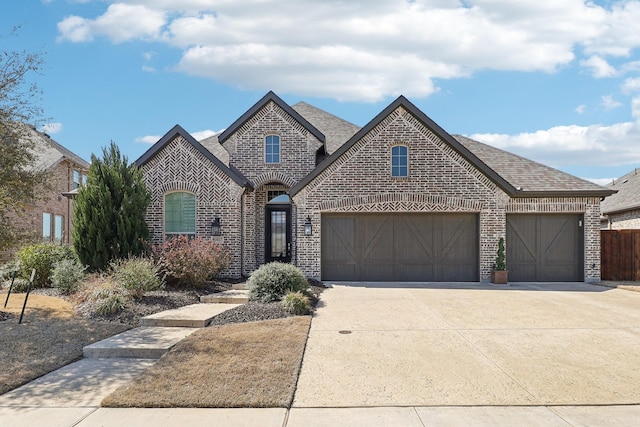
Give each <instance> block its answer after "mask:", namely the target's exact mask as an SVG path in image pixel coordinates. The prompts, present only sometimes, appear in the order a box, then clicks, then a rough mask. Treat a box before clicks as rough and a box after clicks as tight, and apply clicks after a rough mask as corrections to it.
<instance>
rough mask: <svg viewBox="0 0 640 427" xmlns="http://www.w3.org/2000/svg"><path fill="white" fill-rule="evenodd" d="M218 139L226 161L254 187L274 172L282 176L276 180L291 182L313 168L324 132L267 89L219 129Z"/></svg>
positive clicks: (301, 177) (322, 143)
mask: <svg viewBox="0 0 640 427" xmlns="http://www.w3.org/2000/svg"><path fill="white" fill-rule="evenodd" d="M218 141H219V142H220V143H221V144H222V145H223V147H224V149H225V150H226V151H227V152H228V153H229V164H230V165H232V167H233V168H237V170H239V171H241V173H242V175H243V176H245V177H247V178H248V179H249V180H251V182H252V183H254V186H259V185H260V183H264V182H265V180H267V179H268V178H269V177H271V176H273V175H274V174H277V175H278V176H281V177H283V179H277V180H276V181H277V182H280V183H283V184H287V185H291V184H295V183H296V182H298V181H300V180H301V179H303V178H304V177H305V176H307V175H308V174H309V172H311V171H312V170H313V169H314V168H315V166H316V157H317V154H318V151H319V150H320V149H321V148H322V147H323V146H324V135H322V133H320V131H318V130H317V129H316V128H315V127H313V126H312V125H311V124H309V122H307V121H306V120H305V119H304V118H303V117H302V116H300V114H298V113H297V112H296V111H294V110H293V109H292V108H291V107H289V106H288V105H287V104H286V103H284V101H282V100H281V99H280V98H278V97H277V96H276V95H275V94H274V93H273V92H270V93H269V94H267V95H266V96H265V97H264V98H263V99H262V100H260V101H259V102H258V103H257V104H256V105H254V106H253V107H252V108H250V109H249V111H247V112H246V113H245V114H243V115H242V117H240V118H239V119H238V120H236V121H235V122H234V124H233V125H231V126H230V127H229V128H228V129H227V130H225V131H224V132H222V133H221V134H220V135H219V136H218ZM267 141H269V144H270V145H269V147H268V148H267ZM267 153H269V154H267ZM267 155H269V156H270V157H269V158H267Z"/></svg>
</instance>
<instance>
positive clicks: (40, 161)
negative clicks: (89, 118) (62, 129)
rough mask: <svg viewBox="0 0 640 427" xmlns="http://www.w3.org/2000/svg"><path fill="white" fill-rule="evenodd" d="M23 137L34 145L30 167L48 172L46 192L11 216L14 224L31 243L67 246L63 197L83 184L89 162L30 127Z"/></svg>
mask: <svg viewBox="0 0 640 427" xmlns="http://www.w3.org/2000/svg"><path fill="white" fill-rule="evenodd" d="M25 138H30V139H31V140H32V141H33V142H34V143H35V146H34V155H35V163H34V165H33V167H34V169H38V170H46V171H48V174H49V177H48V179H47V181H48V184H49V186H50V189H48V190H47V193H46V194H45V198H44V199H42V200H39V201H37V202H35V203H32V204H31V205H30V206H28V207H27V209H26V212H25V213H24V215H15V223H16V225H17V226H18V227H20V228H22V229H25V230H30V231H32V236H33V239H34V240H42V241H50V242H57V243H71V237H70V236H71V227H72V216H73V201H72V200H70V199H69V198H67V197H64V196H65V194H67V193H69V192H71V191H73V190H74V189H77V188H78V187H79V186H80V185H82V184H83V183H85V182H86V179H87V173H88V169H89V163H87V162H86V161H85V160H83V159H82V158H80V157H79V156H77V155H75V154H74V153H72V152H71V151H69V150H67V149H66V148H64V147H63V146H62V145H60V144H58V143H57V142H56V141H54V140H53V139H51V137H50V136H49V135H47V134H45V133H42V132H38V131H36V130H35V129H34V128H32V127H29V128H28V130H27V131H26V136H25ZM0 255H1V254H0ZM7 255H8V254H5V255H4V256H3V258H6V257H7Z"/></svg>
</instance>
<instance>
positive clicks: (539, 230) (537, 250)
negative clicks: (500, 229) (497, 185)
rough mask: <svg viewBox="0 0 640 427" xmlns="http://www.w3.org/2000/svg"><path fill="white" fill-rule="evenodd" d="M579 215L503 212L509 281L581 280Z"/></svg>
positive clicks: (581, 236) (582, 246) (581, 239)
mask: <svg viewBox="0 0 640 427" xmlns="http://www.w3.org/2000/svg"><path fill="white" fill-rule="evenodd" d="M583 219H584V218H583V216H582V215H580V214H575V215H574V214H561V215H560V214H558V215H556V214H545V215H521V214H510V215H507V241H506V246H507V270H509V281H513V282H581V281H582V280H583V279H584V268H583V263H584V261H583V260H584V256H583V254H584V231H583Z"/></svg>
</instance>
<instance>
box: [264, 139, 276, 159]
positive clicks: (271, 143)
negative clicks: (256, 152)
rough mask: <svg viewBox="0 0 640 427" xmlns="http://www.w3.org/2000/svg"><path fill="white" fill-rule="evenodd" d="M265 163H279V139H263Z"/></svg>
mask: <svg viewBox="0 0 640 427" xmlns="http://www.w3.org/2000/svg"><path fill="white" fill-rule="evenodd" d="M264 161H265V163H280V137H279V136H278V135H267V136H266V137H265V139H264Z"/></svg>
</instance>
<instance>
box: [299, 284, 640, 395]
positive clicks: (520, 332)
mask: <svg viewBox="0 0 640 427" xmlns="http://www.w3.org/2000/svg"><path fill="white" fill-rule="evenodd" d="M638 403H640V292H631V291H625V290H619V289H609V288H604V287H599V286H593V285H586V284H582V283H572V284H557V283H556V284H553V283H551V284H517V285H510V286H508V287H496V286H491V285H478V284H421V285H417V284H409V285H401V284H362V283H357V284H356V283H352V284H334V285H333V287H332V288H331V289H328V290H326V291H325V292H324V293H323V295H322V297H321V304H320V307H319V308H318V310H317V313H316V314H315V316H314V318H313V321H312V323H311V330H310V333H309V341H308V343H307V348H306V352H305V355H304V361H303V365H302V372H301V375H300V378H299V381H298V389H297V391H296V395H295V400H294V405H293V406H294V407H371V406H443V405H600V404H638Z"/></svg>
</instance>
